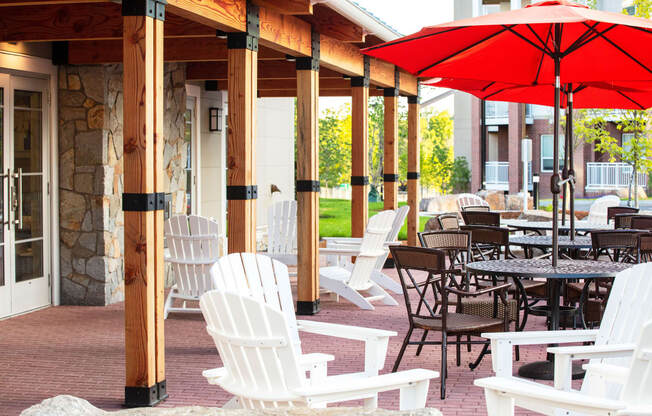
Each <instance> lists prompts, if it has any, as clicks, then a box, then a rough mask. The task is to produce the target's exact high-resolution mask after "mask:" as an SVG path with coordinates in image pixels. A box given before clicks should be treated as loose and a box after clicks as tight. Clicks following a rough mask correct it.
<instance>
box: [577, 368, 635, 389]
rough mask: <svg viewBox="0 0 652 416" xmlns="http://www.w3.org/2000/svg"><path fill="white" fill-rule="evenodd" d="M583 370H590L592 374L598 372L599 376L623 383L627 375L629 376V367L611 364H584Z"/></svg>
mask: <svg viewBox="0 0 652 416" xmlns="http://www.w3.org/2000/svg"><path fill="white" fill-rule="evenodd" d="M582 368H583V369H584V370H587V371H588V370H590V371H591V372H592V373H594V374H599V375H600V376H601V377H604V378H605V379H607V380H609V381H610V382H613V383H618V384H625V382H626V381H627V376H629V368H627V367H621V366H619V365H611V364H600V363H596V364H584V365H583V366H582Z"/></svg>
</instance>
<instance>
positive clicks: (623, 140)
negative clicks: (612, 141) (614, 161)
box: [621, 133, 634, 151]
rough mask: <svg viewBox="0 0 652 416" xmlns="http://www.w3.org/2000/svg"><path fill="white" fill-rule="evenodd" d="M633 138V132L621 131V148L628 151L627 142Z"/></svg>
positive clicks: (628, 145)
mask: <svg viewBox="0 0 652 416" xmlns="http://www.w3.org/2000/svg"><path fill="white" fill-rule="evenodd" d="M633 138H634V133H623V135H622V138H621V143H622V147H623V150H625V151H629V149H628V148H629V147H630V144H629V142H630V140H632V139H633Z"/></svg>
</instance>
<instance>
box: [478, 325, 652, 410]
mask: <svg viewBox="0 0 652 416" xmlns="http://www.w3.org/2000/svg"><path fill="white" fill-rule="evenodd" d="M636 332H638V337H637V338H638V342H637V343H636V344H635V345H634V347H633V349H632V351H631V355H632V358H631V363H630V364H629V365H628V366H627V367H620V366H610V365H601V364H588V365H586V366H585V368H586V370H587V375H588V374H589V373H592V374H593V373H595V374H600V376H601V377H605V378H609V379H612V380H614V381H616V382H618V383H620V384H622V391H621V392H620V393H619V394H618V396H617V397H616V398H611V397H607V396H594V395H590V394H587V393H585V392H584V391H572V392H571V391H559V390H557V389H555V388H554V387H550V386H546V385H543V384H538V383H533V382H530V381H527V380H521V379H517V378H504V377H489V378H483V379H479V380H475V382H474V384H475V385H476V386H479V387H483V388H484V391H485V399H486V402H487V412H488V414H490V415H492V416H513V415H514V406H518V407H523V408H526V409H529V410H534V411H536V412H538V413H542V414H548V415H550V414H555V412H559V410H556V409H563V411H564V412H563V414H569V413H568V412H569V411H570V412H573V413H575V412H577V413H581V414H587V415H588V414H590V415H604V416H619V415H622V416H625V415H628V416H634V415H639V416H643V415H652V393H651V392H652V321H647V322H646V323H645V324H643V325H642V327H641V326H639V327H638V331H636Z"/></svg>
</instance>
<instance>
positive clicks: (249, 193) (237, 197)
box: [226, 185, 258, 201]
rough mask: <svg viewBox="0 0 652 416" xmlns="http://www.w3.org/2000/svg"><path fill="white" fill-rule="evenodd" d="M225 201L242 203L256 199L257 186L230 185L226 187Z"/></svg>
mask: <svg viewBox="0 0 652 416" xmlns="http://www.w3.org/2000/svg"><path fill="white" fill-rule="evenodd" d="M226 199H227V200H229V201H243V200H248V199H258V186H256V185H246V186H245V185H232V186H227V187H226Z"/></svg>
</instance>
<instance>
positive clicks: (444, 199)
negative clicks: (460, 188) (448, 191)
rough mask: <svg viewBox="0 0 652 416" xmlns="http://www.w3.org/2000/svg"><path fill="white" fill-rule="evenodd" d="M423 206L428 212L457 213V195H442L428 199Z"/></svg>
mask: <svg viewBox="0 0 652 416" xmlns="http://www.w3.org/2000/svg"><path fill="white" fill-rule="evenodd" d="M426 201H427V202H425V203H424V204H423V207H424V209H422V211H426V212H440V213H444V212H457V211H458V207H457V195H441V196H436V197H433V198H427V199H426Z"/></svg>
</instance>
